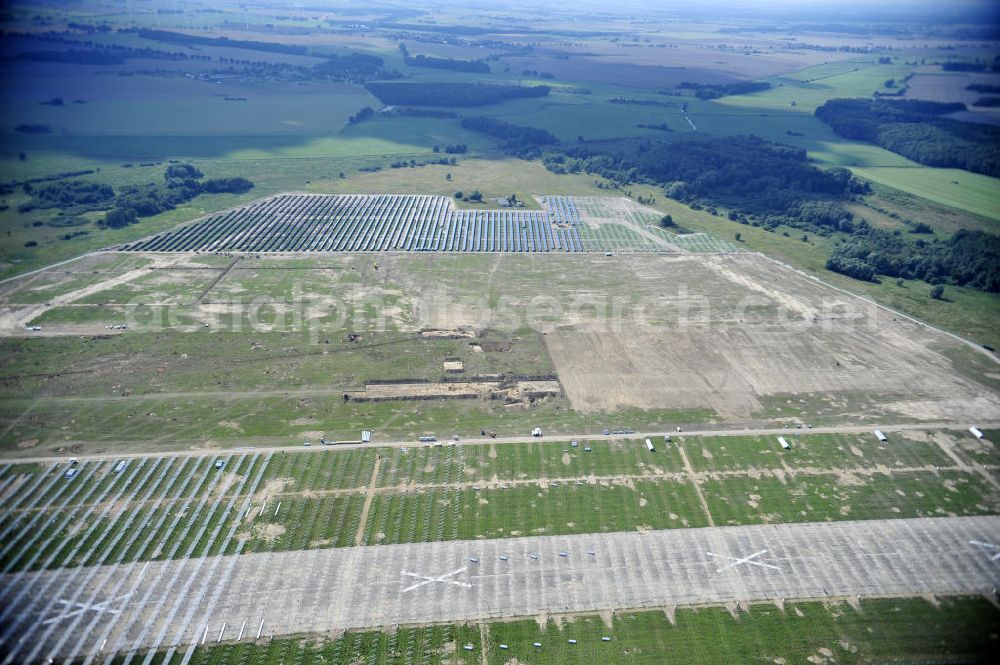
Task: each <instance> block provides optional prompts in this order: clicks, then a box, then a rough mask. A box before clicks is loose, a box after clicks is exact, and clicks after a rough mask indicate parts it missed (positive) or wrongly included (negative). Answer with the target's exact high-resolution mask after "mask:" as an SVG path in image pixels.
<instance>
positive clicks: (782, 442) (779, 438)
mask: <svg viewBox="0 0 1000 665" xmlns="http://www.w3.org/2000/svg"><path fill="white" fill-rule="evenodd" d="M778 443H780V444H781V447H782V448H784V449H785V450H788V449H789V448H791V446H790V445H788V442H787V441H785V437H783V436H779V437H778Z"/></svg>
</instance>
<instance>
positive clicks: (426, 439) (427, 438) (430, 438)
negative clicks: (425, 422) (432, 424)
mask: <svg viewBox="0 0 1000 665" xmlns="http://www.w3.org/2000/svg"><path fill="white" fill-rule="evenodd" d="M417 441H419V442H420V443H434V442H435V441H437V437H433V436H421V437H419V438H418V439H417Z"/></svg>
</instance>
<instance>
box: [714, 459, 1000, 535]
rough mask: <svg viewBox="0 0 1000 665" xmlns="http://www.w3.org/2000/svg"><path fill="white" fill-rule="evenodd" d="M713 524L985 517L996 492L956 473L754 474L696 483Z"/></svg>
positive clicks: (995, 507)
mask: <svg viewBox="0 0 1000 665" xmlns="http://www.w3.org/2000/svg"><path fill="white" fill-rule="evenodd" d="M701 489H702V492H703V493H704V495H705V499H706V501H708V507H709V511H710V512H711V513H712V516H713V517H714V518H715V522H716V524H718V525H726V524H761V523H779V522H780V523H785V522H823V521H831V520H847V519H862V520H863V519H891V518H897V517H898V518H905V517H943V516H947V515H990V514H996V513H997V512H998V511H1000V492H998V491H997V490H996V489H995V488H994V487H992V486H991V485H990V484H988V483H987V482H986V481H985V480H984V479H983V478H981V477H980V476H976V475H971V474H968V473H963V472H959V471H941V472H939V473H934V472H895V473H892V474H891V475H889V474H887V473H879V472H874V473H873V472H872V471H869V472H867V473H862V472H857V473H850V472H845V471H839V472H836V473H830V474H828V475H808V476H807V475H795V476H790V474H784V473H782V474H780V476H779V477H775V475H774V474H772V473H766V472H765V473H756V474H754V475H753V476H728V477H725V478H710V479H706V480H703V481H702V483H701Z"/></svg>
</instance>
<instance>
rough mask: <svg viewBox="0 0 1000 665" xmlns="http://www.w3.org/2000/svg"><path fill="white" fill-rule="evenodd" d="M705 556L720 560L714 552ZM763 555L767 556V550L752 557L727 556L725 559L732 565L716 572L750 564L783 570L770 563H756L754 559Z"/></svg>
mask: <svg viewBox="0 0 1000 665" xmlns="http://www.w3.org/2000/svg"><path fill="white" fill-rule="evenodd" d="M705 554H707V555H708V556H710V557H716V558H718V557H719V556H720V555H718V554H715V553H713V552H705ZM761 554H767V550H761V551H759V552H754V553H753V554H751V555H750V556H745V557H743V558H737V557H734V556H729V555H728V554H727V555H725V558H726V559H729V560H730V561H731V563H730V564H729V565H728V566H723V567H722V568H718V569H716V571H715V572H717V573H721V572H722V571H724V570H726V569H727V568H735V567H736V566H740V565H742V564H744V563H748V564H750V565H751V566H760V567H762V568H774V569H775V570H781V568H779V567H778V566H772V565H771V564H769V563H761V562H760V561H754V559H756V558H757V557H759V556H760V555H761Z"/></svg>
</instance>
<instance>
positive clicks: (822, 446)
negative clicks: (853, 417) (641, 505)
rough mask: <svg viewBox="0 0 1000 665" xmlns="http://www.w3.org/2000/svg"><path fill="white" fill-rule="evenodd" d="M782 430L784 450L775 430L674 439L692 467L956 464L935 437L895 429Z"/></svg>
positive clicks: (713, 468)
mask: <svg viewBox="0 0 1000 665" xmlns="http://www.w3.org/2000/svg"><path fill="white" fill-rule="evenodd" d="M783 436H784V438H785V441H786V442H788V444H789V445H790V446H791V448H790V449H788V450H784V449H782V447H781V444H780V443H779V442H778V437H777V436H725V437H688V438H677V439H676V440H677V441H678V442H679V443H680V444H681V445H683V446H684V449H685V450H686V451H687V455H688V458H689V459H690V460H691V465H692V466H693V467H694V469H695V470H696V471H730V470H744V471H745V470H748V469H775V468H784V467H791V468H792V469H795V468H817V469H850V468H857V469H871V468H873V465H882V466H885V467H890V468H891V467H925V466H953V465H954V464H955V462H954V460H952V458H950V457H949V456H948V455H947V454H946V453H944V452H943V451H942V450H941V448H940V447H939V446H938V445H937V444H935V443H934V442H933V441H927V440H922V439H915V438H912V437H908V436H907V435H906V434H905V433H899V432H892V433H891V435H890V440H889V441H887V442H884V443H882V442H879V441H878V440H877V439H876V438H875V435H874V434H872V433H865V434H812V433H808V434H807V433H805V432H804V431H803V430H789V431H787V432H785V433H784V434H783ZM929 436H931V437H933V436H934V434H931V435H929ZM922 438H923V437H922ZM970 438H971V436H970Z"/></svg>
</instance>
